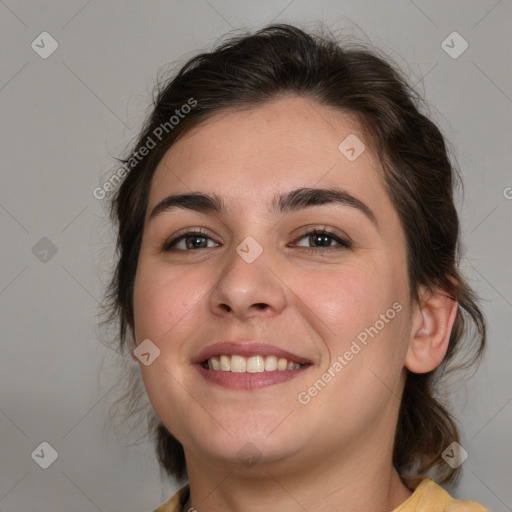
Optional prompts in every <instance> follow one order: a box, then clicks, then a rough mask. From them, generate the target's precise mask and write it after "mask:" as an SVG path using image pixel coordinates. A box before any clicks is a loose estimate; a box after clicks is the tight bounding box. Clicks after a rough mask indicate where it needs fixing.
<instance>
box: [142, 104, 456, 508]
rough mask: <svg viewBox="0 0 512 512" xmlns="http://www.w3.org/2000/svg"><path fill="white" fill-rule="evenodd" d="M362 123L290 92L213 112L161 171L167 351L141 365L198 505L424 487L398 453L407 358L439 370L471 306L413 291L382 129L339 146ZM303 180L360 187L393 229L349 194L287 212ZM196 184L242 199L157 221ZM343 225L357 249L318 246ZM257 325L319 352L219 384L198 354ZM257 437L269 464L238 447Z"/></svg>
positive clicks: (354, 496) (157, 275) (336, 504)
mask: <svg viewBox="0 0 512 512" xmlns="http://www.w3.org/2000/svg"><path fill="white" fill-rule="evenodd" d="M350 134H356V135H357V136H358V137H359V139H361V140H363V136H362V135H361V131H360V130H359V127H358V125H357V123H356V122H355V120H354V119H353V118H351V117H350V116H348V115H346V114H344V113H341V112H337V111H333V110H332V109H330V108H328V107H325V106H322V105H320V104H318V103H315V102H313V101H312V100H310V99H305V98H302V97H296V96H290V97H285V98H280V99H277V100H274V101H272V102H269V103H266V104H265V105H263V106H259V107H258V108H253V109H247V110H243V111H235V112H227V113H226V112H224V113H222V114H218V115H216V116H215V117H213V118H211V119H209V120H207V121H205V122H203V123H201V124H200V125H199V126H198V127H196V128H195V129H193V130H191V131H189V132H188V133H187V134H186V135H185V136H184V137H183V138H181V139H180V140H179V141H178V142H176V143H175V144H174V145H173V146H172V147H171V148H170V149H169V151H168V152H167V154H166V155H165V157H164V158H163V160H162V161H161V162H160V165H159V167H158V168H157V170H156V173H155V176H154V179H153V182H152V185H151V191H150V197H149V207H148V215H147V217H146V223H145V226H144V233H143V240H142V245H141V251H140V257H139V262H138V268H137V273H136V280H135V291H134V310H135V338H136V343H140V342H141V341H142V340H144V339H147V338H149V339H150V340H152V342H153V343H154V344H155V345H157V346H158V348H159V349H160V351H161V353H160V356H159V357H158V358H157V359H156V360H155V361H154V362H153V363H152V364H151V365H149V366H145V365H142V364H141V365H140V366H141V372H142V377H143V380H144V385H145V387H146V391H147V394H148V397H149V399H150V401H151V403H152V405H153V407H154V409H155V411H156V413H157V415H158V416H159V418H160V419H161V420H162V422H163V423H164V424H165V426H166V427H167V428H168V429H169V431H170V432H172V433H173V435H174V436H175V437H176V438H177V439H179V441H180V442H181V443H182V445H183V446H184V450H185V455H186V461H187V468H188V473H189V482H190V488H191V503H189V504H187V506H186V507H185V510H188V507H189V506H193V507H194V508H195V509H197V510H198V511H199V512H210V511H221V510H222V511H225V510H230V511H244V512H249V511H261V510H279V511H292V510H293V511H295V510H298V509H300V508H301V507H303V509H304V510H309V511H324V510H325V511H334V510H336V511H344V512H348V511H354V512H355V511H359V512H365V511H368V512H370V511H371V512H389V511H391V510H393V509H394V508H396V507H398V506H399V505H400V504H401V503H403V502H404V501H405V500H406V499H407V498H408V497H409V496H410V494H411V491H410V490H409V489H408V488H407V487H406V486H405V485H404V484H403V482H402V481H401V480H400V478H399V476H398V474H397V473H396V471H395V469H394V468H393V465H392V447H393V439H394V430H395V426H396V421H397V416H398V410H399V405H400V397H401V393H402V389H403V386H404V382H405V368H408V369H409V370H411V371H415V372H418V373H421V372H427V371H430V370H432V369H434V368H435V367H436V366H437V365H438V364H439V363H440V362H441V361H442V359H443V357H444V355H445V352H446V349H447V344H448V340H449V335H450V331H451V328H452V325H453V321H454V319H455V314H456V308H457V303H456V302H454V301H450V300H447V299H446V297H445V296H444V294H443V293H441V291H440V293H439V294H433V295H432V294H428V293H426V292H425V291H423V290H422V291H421V297H422V300H421V303H420V304H418V305H415V304H411V303H410V301H409V283H408V278H407V271H406V269H407V266H406V252H405V247H406V246H405V236H404V233H403V230H402V228H401V225H400V222H399V218H398V215H397V213H396V211H395V209H394V207H393V204H392V203H391V201H390V199H389V197H388V195H387V193H386V191H385V188H384V184H383V178H382V173H381V170H380V166H379V162H378V161H377V160H376V159H375V157H374V155H373V154H372V153H371V150H370V148H369V147H368V144H367V145H366V146H367V148H366V150H365V151H364V152H363V153H362V154H361V155H360V156H359V157H358V158H357V159H356V160H355V161H353V162H351V161H349V160H348V159H347V158H346V157H345V156H344V155H343V154H342V153H341V152H340V151H339V150H338V145H339V144H340V142H341V141H343V140H344V139H345V138H346V137H347V136H348V135H350ZM300 187H333V188H338V189H343V190H346V191H347V192H349V193H350V194H352V195H353V196H355V197H357V198H359V199H360V200H362V201H363V202H364V203H366V204H367V205H368V206H369V207H370V208H371V210H372V211H373V212H374V214H375V217H376V219H377V222H378V228H377V227H376V226H375V225H374V224H373V223H372V222H371V221H370V220H369V219H368V218H367V217H366V216H365V215H364V214H362V213H361V212H360V211H359V210H357V209H356V208H353V207H350V206H346V205H340V204H328V205H317V206H313V207H308V208H306V209H302V210H299V211H295V212H290V213H287V214H284V215H274V214H272V213H270V212H269V209H268V208H269V205H270V201H271V198H272V197H273V195H274V194H276V193H277V192H286V191H289V190H292V189H295V188H300ZM192 191H194V192H203V193H216V194H217V195H219V196H222V198H223V200H224V201H225V203H226V207H227V211H226V213H225V214H222V215H218V214H211V213H199V212H195V211H188V210H184V209H174V210H172V211H169V212H165V213H163V214H161V215H159V216H157V217H155V218H153V219H152V220H149V212H151V211H152V209H153V208H154V207H155V205H157V204H158V203H159V202H160V201H161V200H162V199H164V198H165V197H167V196H168V195H170V194H177V193H190V192H192ZM325 227H327V228H330V229H332V230H335V231H336V233H337V235H339V236H340V237H341V238H349V239H350V240H351V241H352V247H351V248H343V247H341V248H340V250H333V247H332V246H335V247H340V246H339V244H338V243H337V242H336V241H335V240H333V239H328V241H327V242H324V247H322V242H321V241H320V243H319V245H317V247H319V248H320V250H319V251H318V252H313V251H312V250H311V249H310V248H312V247H315V240H313V241H311V239H310V238H309V237H308V236H307V234H308V232H309V231H310V230H311V229H313V228H325ZM185 228H190V229H185ZM197 228H203V229H204V230H206V231H207V232H208V234H207V238H206V239H204V240H203V241H204V243H206V242H208V248H207V249H201V248H200V249H188V252H186V251H185V250H182V251H179V250H175V251H170V252H165V251H163V250H162V248H161V247H162V245H163V244H164V242H165V241H166V240H168V239H169V238H170V237H171V236H172V235H174V234H177V233H180V234H181V233H182V232H183V231H184V230H188V231H195V230H197ZM248 236H251V237H253V238H254V239H255V240H256V241H257V242H258V243H259V244H260V246H261V247H262V249H263V252H262V254H261V255H260V256H259V257H258V258H257V259H256V260H255V261H254V262H252V263H250V264H249V263H247V262H246V261H245V260H244V259H242V258H241V257H240V256H239V255H238V253H237V252H236V247H237V246H238V245H239V244H240V243H241V242H242V241H243V240H244V239H245V238H246V237H248ZM191 238H195V237H194V236H192V237H191ZM325 245H330V246H331V247H325ZM179 247H182V248H184V247H185V245H184V242H181V244H180V246H179ZM396 302H398V303H399V304H400V305H401V306H402V310H401V311H400V312H399V313H397V314H396V316H395V317H394V318H393V319H392V320H390V321H389V322H388V323H386V324H385V327H384V328H383V329H381V330H380V331H379V333H378V335H377V336H375V337H374V338H373V339H371V338H369V340H368V343H367V345H366V346H364V348H363V349H362V350H361V351H360V352H359V353H357V355H355V356H354V358H353V359H352V360H351V361H350V362H349V363H348V364H347V365H346V366H345V367H344V368H343V369H342V371H340V372H338V373H336V377H335V378H333V379H332V380H331V382H329V383H328V385H326V386H325V388H324V389H322V391H321V392H319V393H318V394H317V396H315V397H313V398H312V399H311V401H310V402H309V403H308V404H307V405H304V404H301V403H300V402H299V401H298V400H297V396H298V394H299V393H300V392H304V391H307V390H308V388H310V387H311V386H312V385H313V384H314V382H315V381H317V380H318V379H320V378H321V377H322V374H324V373H325V372H326V371H327V370H328V368H329V367H330V366H331V365H332V363H333V362H334V361H335V360H336V358H337V357H338V356H340V355H343V354H344V353H345V352H346V351H347V350H348V349H349V347H350V345H351V343H352V341H353V340H355V339H356V338H357V335H358V334H359V333H361V332H362V331H364V329H365V328H367V327H370V326H373V325H374V324H375V322H376V320H378V319H379V315H381V314H383V313H385V312H386V311H387V310H388V309H389V308H391V306H392V304H393V303H396ZM226 306H229V307H226ZM241 338H250V339H253V340H263V341H265V342H267V343H271V344H274V345H277V346H278V347H280V348H283V349H286V350H289V351H291V352H294V353H296V354H300V355H302V356H304V357H307V358H308V359H309V360H311V361H312V363H313V364H312V366H311V367H310V368H309V369H308V370H307V371H305V372H303V373H301V375H300V376H298V377H296V378H295V379H293V380H292V381H288V382H285V383H282V384H278V385H274V386H269V387H266V388H263V389H259V390H253V391H245V390H232V389H226V388H224V387H221V386H218V385H214V384H212V383H210V382H208V381H207V380H205V379H204V378H203V377H202V376H201V375H200V374H199V373H198V372H197V370H196V369H195V368H194V367H192V365H191V359H192V358H193V357H194V356H196V355H197V354H198V353H199V352H200V351H201V350H202V349H204V348H205V347H206V346H208V345H211V344H213V343H216V342H219V341H223V340H230V339H241ZM248 442H250V443H252V446H253V447H256V448H252V449H253V450H255V452H257V454H258V457H259V460H258V461H257V462H256V464H254V465H253V466H251V467H248V466H247V465H246V464H244V463H243V461H241V460H240V458H239V457H238V456H237V453H238V452H239V450H240V449H241V448H242V447H244V445H246V444H247V443H248Z"/></svg>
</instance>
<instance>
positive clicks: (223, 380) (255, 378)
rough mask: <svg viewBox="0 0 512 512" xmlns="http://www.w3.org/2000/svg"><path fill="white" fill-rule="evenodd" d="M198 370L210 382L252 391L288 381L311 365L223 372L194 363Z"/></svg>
mask: <svg viewBox="0 0 512 512" xmlns="http://www.w3.org/2000/svg"><path fill="white" fill-rule="evenodd" d="M194 366H195V367H196V369H197V371H198V372H199V373H200V374H201V375H202V376H203V377H204V378H205V379H206V380H207V381H209V382H211V383H213V384H218V385H219V386H224V387H225V388H230V389H243V390H245V391H251V390H253V389H261V388H265V387H267V386H273V385H275V384H282V383H283V382H288V381H290V380H292V379H294V378H295V377H298V376H299V375H300V374H301V373H302V372H303V371H305V370H307V369H308V368H309V366H310V365H303V366H301V367H300V368H297V370H275V371H273V372H258V373H248V372H223V371H221V370H207V369H206V368H203V365H202V364H195V365H194Z"/></svg>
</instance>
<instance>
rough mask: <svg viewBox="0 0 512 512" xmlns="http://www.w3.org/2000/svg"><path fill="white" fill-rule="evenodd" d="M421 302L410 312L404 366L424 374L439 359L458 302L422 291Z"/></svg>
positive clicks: (440, 359) (441, 292) (449, 331)
mask: <svg viewBox="0 0 512 512" xmlns="http://www.w3.org/2000/svg"><path fill="white" fill-rule="evenodd" d="M420 296H421V302H420V304H419V305H416V306H415V308H414V311H413V317H412V318H413V320H412V328H411V336H410V342H409V347H408V350H407V355H406V358H405V367H406V368H407V369H408V370H410V371H411V372H414V373H427V372H430V371H432V370H434V369H435V368H437V367H438V366H439V364H441V361H442V360H443V358H444V356H445V354H446V351H447V350H448V343H449V341H450V334H451V332H452V327H453V324H454V322H455V318H456V316H457V309H458V306H459V303H458V302H457V301H456V300H455V299H453V298H452V297H450V296H449V294H448V293H447V292H446V291H445V290H443V289H439V290H438V291H437V292H436V293H432V292H430V291H428V290H426V289H425V288H423V289H422V292H421V294H420Z"/></svg>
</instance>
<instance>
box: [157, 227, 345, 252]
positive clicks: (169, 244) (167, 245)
mask: <svg viewBox="0 0 512 512" xmlns="http://www.w3.org/2000/svg"><path fill="white" fill-rule="evenodd" d="M311 235H326V236H327V237H328V238H331V239H333V240H334V241H336V242H338V244H339V245H338V246H334V247H332V246H327V247H302V246H298V248H299V249H305V250H308V251H311V252H313V253H317V252H326V251H339V250H343V249H350V248H351V247H352V243H351V242H349V241H348V240H345V239H343V238H341V237H340V236H339V235H337V234H336V233H335V232H334V231H332V230H330V229H327V228H322V229H319V228H315V229H312V230H311V231H307V232H306V233H304V234H302V235H300V236H299V237H298V238H296V239H295V240H294V241H293V243H296V242H297V241H299V240H302V239H303V238H305V237H306V236H311ZM192 236H195V237H197V238H210V240H213V239H212V238H211V237H210V236H209V235H208V233H206V232H205V231H203V230H201V229H200V228H199V229H197V230H195V231H187V232H186V233H182V234H181V235H178V236H177V237H175V238H172V239H170V240H167V241H165V242H164V244H163V246H162V250H163V251H164V252H170V251H172V250H174V251H182V252H191V251H194V250H197V249H175V248H174V247H175V245H176V244H177V243H178V242H180V241H181V240H182V239H186V238H188V237H192ZM206 249H211V247H206Z"/></svg>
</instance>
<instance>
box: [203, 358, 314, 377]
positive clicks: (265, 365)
mask: <svg viewBox="0 0 512 512" xmlns="http://www.w3.org/2000/svg"><path fill="white" fill-rule="evenodd" d="M201 366H202V367H203V368H204V369H206V370H213V371H217V372H232V373H262V372H274V371H285V370H298V369H299V368H301V367H303V366H307V364H301V363H298V362H296V361H292V360H288V359H285V358H284V357H277V356H274V355H269V356H263V355H253V356H250V357H243V356H240V355H235V354H233V355H224V354H222V355H217V356H212V357H210V358H209V359H207V360H205V361H203V362H202V363H201Z"/></svg>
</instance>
